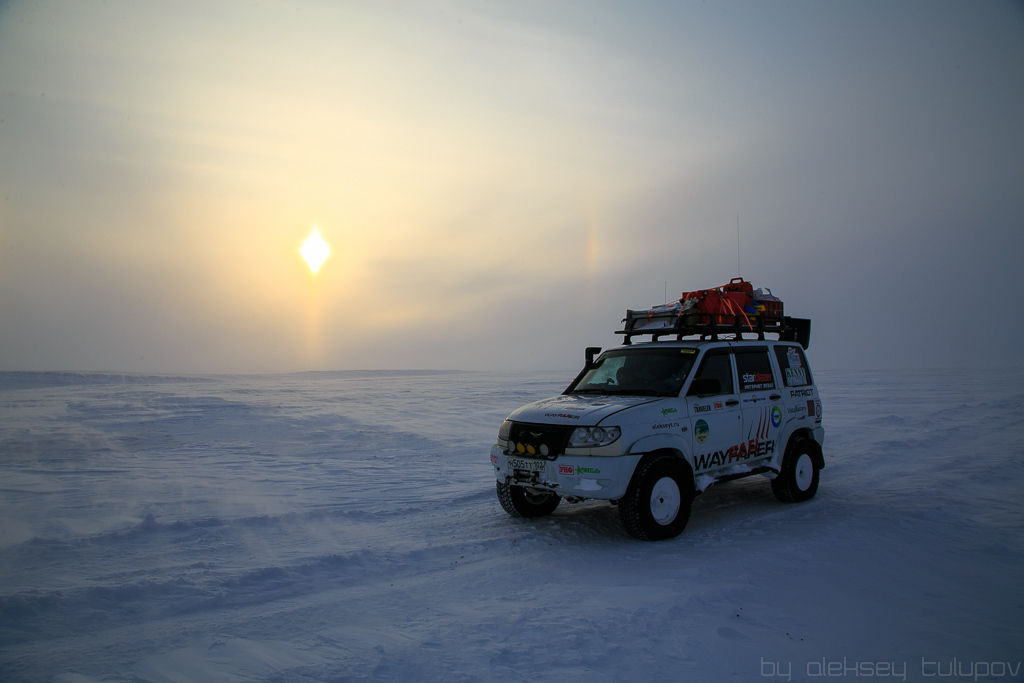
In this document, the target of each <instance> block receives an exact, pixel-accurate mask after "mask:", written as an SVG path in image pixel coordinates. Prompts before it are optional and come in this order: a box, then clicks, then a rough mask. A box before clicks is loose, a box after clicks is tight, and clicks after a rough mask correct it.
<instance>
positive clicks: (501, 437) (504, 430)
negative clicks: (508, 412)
mask: <svg viewBox="0 0 1024 683" xmlns="http://www.w3.org/2000/svg"><path fill="white" fill-rule="evenodd" d="M511 432H512V420H505V421H504V422H502V423H501V427H500V428H498V441H508V436H509V434H510V433H511Z"/></svg>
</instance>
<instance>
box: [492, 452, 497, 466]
mask: <svg viewBox="0 0 1024 683" xmlns="http://www.w3.org/2000/svg"><path fill="white" fill-rule="evenodd" d="M491 464H492V465H497V464H498V456H496V455H494V454H493V453H491Z"/></svg>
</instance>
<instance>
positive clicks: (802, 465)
mask: <svg viewBox="0 0 1024 683" xmlns="http://www.w3.org/2000/svg"><path fill="white" fill-rule="evenodd" d="M815 448H817V444H816V443H814V442H813V441H811V440H809V439H801V440H800V441H797V442H796V443H795V444H793V445H792V446H791V447H790V448H789V449H788V450H787V451H786V455H785V456H784V457H783V458H782V471H781V472H779V476H777V477H775V478H774V479H772V493H774V494H775V497H776V498H778V499H779V500H780V501H782V502H783V503H800V502H802V501H805V500H809V499H811V498H813V497H814V494H815V493H816V492H817V491H818V465H817V461H816V460H815V458H814V455H815V453H814V449H815Z"/></svg>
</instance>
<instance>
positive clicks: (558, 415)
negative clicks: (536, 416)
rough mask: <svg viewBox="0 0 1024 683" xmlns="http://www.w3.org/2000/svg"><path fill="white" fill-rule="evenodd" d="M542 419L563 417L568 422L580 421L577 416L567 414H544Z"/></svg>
mask: <svg viewBox="0 0 1024 683" xmlns="http://www.w3.org/2000/svg"><path fill="white" fill-rule="evenodd" d="M544 417H564V418H568V419H570V420H578V419H580V416H579V415H570V414H569V413H544Z"/></svg>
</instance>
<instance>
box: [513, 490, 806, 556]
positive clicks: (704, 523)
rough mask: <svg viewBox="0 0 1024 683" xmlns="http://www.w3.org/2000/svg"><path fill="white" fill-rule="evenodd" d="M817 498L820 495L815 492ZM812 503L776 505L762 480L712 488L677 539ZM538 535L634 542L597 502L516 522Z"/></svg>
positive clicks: (615, 514) (611, 510)
mask: <svg viewBox="0 0 1024 683" xmlns="http://www.w3.org/2000/svg"><path fill="white" fill-rule="evenodd" d="M819 496H820V492H819ZM812 506H814V500H811V501H808V502H807V503H803V504H797V505H787V504H784V503H780V502H779V501H777V500H776V499H775V496H774V494H772V489H771V485H770V484H769V483H768V480H767V479H764V478H762V477H751V478H749V479H741V480H737V481H731V482H727V483H723V484H719V485H717V486H712V487H711V488H709V489H708V490H707V491H705V492H704V493H702V494H700V495H698V496H697V497H696V498H695V499H694V501H693V508H692V511H691V513H690V521H689V523H688V524H687V525H686V529H684V530H683V533H682V534H681V536H680V538H686V537H687V536H692V535H694V534H705V533H708V532H714V531H717V530H720V529H722V528H729V527H737V526H739V527H757V526H760V525H762V524H764V523H765V521H766V520H765V518H766V516H768V515H770V516H771V517H772V518H773V519H774V518H776V517H777V516H778V515H783V516H785V515H786V514H787V513H799V514H801V515H802V514H805V513H806V511H807V508H808V507H812ZM517 521H519V522H521V523H523V524H525V525H529V526H531V527H532V528H535V529H537V530H538V531H544V532H551V533H554V534H555V535H558V536H559V537H561V538H563V540H566V541H568V540H570V539H573V538H582V537H586V538H591V537H604V538H607V539H609V540H610V539H622V540H628V541H630V542H633V541H635V539H633V537H631V536H630V535H629V534H627V533H626V531H625V530H624V529H623V527H622V523H621V522H620V521H619V509H618V507H617V506H615V505H612V504H611V503H607V502H605V501H599V500H589V501H583V502H581V503H568V502H566V501H564V500H563V501H562V502H561V504H559V506H558V508H556V509H555V511H554V512H553V513H551V514H550V515H548V516H546V517H540V518H536V519H523V520H517Z"/></svg>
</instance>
